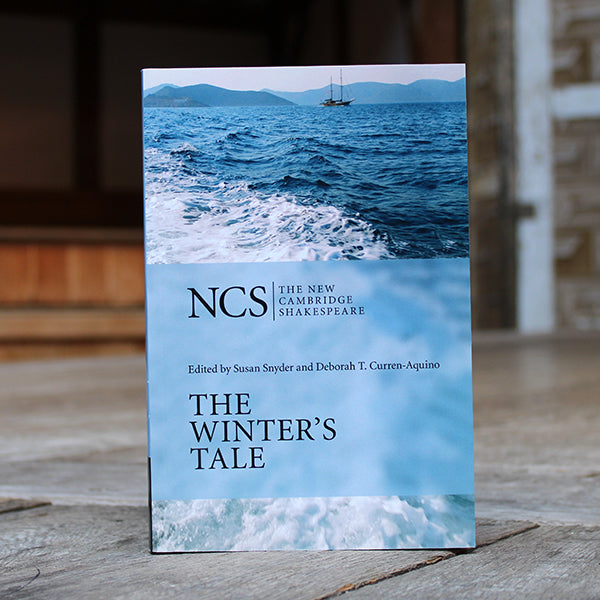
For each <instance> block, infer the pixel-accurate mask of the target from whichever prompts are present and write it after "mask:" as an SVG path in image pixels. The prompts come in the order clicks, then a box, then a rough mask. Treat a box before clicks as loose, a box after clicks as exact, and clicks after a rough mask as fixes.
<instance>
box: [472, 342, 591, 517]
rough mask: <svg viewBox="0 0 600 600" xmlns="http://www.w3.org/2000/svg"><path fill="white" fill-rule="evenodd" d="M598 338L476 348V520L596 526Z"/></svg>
mask: <svg viewBox="0 0 600 600" xmlns="http://www.w3.org/2000/svg"><path fill="white" fill-rule="evenodd" d="M599 355H600V340H599V338H598V336H576V337H573V338H570V339H569V338H567V339H556V338H537V339H530V340H525V341H524V342H519V341H518V340H513V341H512V342H508V343H507V342H502V341H501V340H500V341H499V343H497V344H494V345H491V344H481V345H479V346H476V348H475V351H474V371H475V472H476V477H475V482H476V510H477V514H478V516H480V517H484V516H487V517H491V518H494V519H511V518H512V519H530V520H535V521H541V522H557V523H582V524H590V525H593V524H597V523H598V506H600V486H598V480H599V479H600V476H599V475H598V472H599V469H598V465H600V446H599V445H598V442H597V440H598V432H599V431H600V412H599V411H598V407H597V399H598V397H600V371H599V370H598V356H599Z"/></svg>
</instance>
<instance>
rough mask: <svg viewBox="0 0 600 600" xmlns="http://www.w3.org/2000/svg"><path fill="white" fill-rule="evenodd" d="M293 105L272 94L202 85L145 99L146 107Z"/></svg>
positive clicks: (167, 88) (164, 90)
mask: <svg viewBox="0 0 600 600" xmlns="http://www.w3.org/2000/svg"><path fill="white" fill-rule="evenodd" d="M286 104H290V105H291V104H293V102H290V101H289V100H286V99H285V98H281V97H280V96H276V95H274V94H271V93H270V92H254V91H247V92H241V91H238V90H226V89H225V88H221V87H216V86H214V85H208V84H206V83H200V84H198V85H187V86H185V87H175V86H165V87H163V88H161V89H159V90H158V91H157V92H154V93H153V94H150V95H148V96H146V97H145V98H144V106H282V105H286Z"/></svg>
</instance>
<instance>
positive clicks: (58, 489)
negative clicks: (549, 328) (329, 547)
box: [0, 335, 600, 600]
mask: <svg viewBox="0 0 600 600" xmlns="http://www.w3.org/2000/svg"><path fill="white" fill-rule="evenodd" d="M599 357H600V336H591V335H590V336H584V335H578V336H570V337H569V336H553V337H542V338H519V337H516V336H508V337H506V336H496V337H490V336H487V337H482V338H479V339H476V341H475V344H474V350H473V359H474V385H475V407H474V408H475V483H476V513H477V543H478V546H477V548H476V549H475V550H473V551H467V552H464V551H463V552H451V551H447V550H433V551H429V550H422V551H389V550H388V551H339V552H337V551H328V552H241V553H204V554H183V555H151V554H150V552H149V550H148V547H149V544H148V512H147V508H146V502H147V497H146V494H147V491H146V490H147V478H146V422H145V420H146V408H145V365H144V358H143V357H142V356H126V357H123V356H120V357H110V358H82V359H78V360H62V361H58V360H57V361H44V362H28V363H12V364H10V363H8V364H1V365H0V598H2V600H7V599H13V598H14V599H18V598H23V599H25V598H26V599H28V600H29V599H44V600H53V599H59V598H60V599H61V600H64V599H69V598H77V599H86V598H110V599H111V600H114V599H118V598H127V599H136V598H144V599H145V600H146V599H162V598H177V599H184V600H185V599H187V598H194V599H199V598H207V599H211V600H219V599H221V598H222V599H230V598H235V599H236V600H237V599H241V600H243V599H250V598H252V599H261V600H262V599H266V598H269V599H270V598H282V599H283V598H291V599H307V600H315V599H324V598H336V597H339V596H342V597H343V598H344V599H345V600H358V599H363V598H381V599H389V598H411V599H418V598H426V599H432V598H527V599H530V598H544V599H547V598H569V599H572V598H589V599H592V598H600V410H599V405H600V368H599V366H600V364H599V360H598V359H599Z"/></svg>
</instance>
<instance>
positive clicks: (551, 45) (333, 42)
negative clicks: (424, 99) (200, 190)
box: [0, 0, 600, 360]
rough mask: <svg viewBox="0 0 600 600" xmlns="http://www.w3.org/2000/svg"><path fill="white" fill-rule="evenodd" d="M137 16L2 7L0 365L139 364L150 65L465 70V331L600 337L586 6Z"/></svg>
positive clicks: (190, 7) (460, 1) (592, 73)
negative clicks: (129, 358)
mask: <svg viewBox="0 0 600 600" xmlns="http://www.w3.org/2000/svg"><path fill="white" fill-rule="evenodd" d="M138 6H139V5H137V4H136V3H128V2H122V1H121V2H113V1H106V2H99V1H87V2H75V1H67V0H65V1H63V2H60V1H56V2H52V1H44V0H39V1H29V0H20V1H19V2H16V1H12V0H4V1H3V2H2V4H1V5H0V85H1V89H2V93H1V94H0V360H15V359H23V358H36V357H44V356H66V355H78V354H91V353H114V352H131V351H143V349H144V258H143V222H142V219H143V198H142V195H143V192H142V184H143V177H142V141H141V140H142V136H141V78H140V69H142V68H146V67H154V68H158V67H205V66H255V65H256V66H258V65H314V64H348V63H446V62H466V63H467V96H468V111H469V163H470V167H469V168H470V206H471V209H470V210H471V257H472V263H471V264H472V295H473V326H474V329H475V330H515V331H518V332H523V333H535V334H537V333H548V332H553V331H556V330H574V329H577V330H598V329H600V286H599V285H598V284H599V282H600V3H599V2H598V1H597V0H346V1H344V0H312V1H311V0H302V1H295V0H287V1H285V2H284V1H281V0H279V1H275V0H230V1H226V0H219V1H218V2H217V1H213V0H194V2H172V3H167V2H164V1H161V2H155V1H152V0H149V1H146V2H144V4H143V9H139V8H138Z"/></svg>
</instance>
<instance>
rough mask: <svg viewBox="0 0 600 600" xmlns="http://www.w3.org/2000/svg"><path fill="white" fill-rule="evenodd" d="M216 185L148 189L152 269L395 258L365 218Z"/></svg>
mask: <svg viewBox="0 0 600 600" xmlns="http://www.w3.org/2000/svg"><path fill="white" fill-rule="evenodd" d="M194 187H197V188H201V189H203V190H206V189H207V188H208V187H209V183H208V182H206V181H204V182H200V181H199V180H198V179H197V178H196V179H190V180H188V182H187V185H186V189H185V190H183V191H178V192H172V193H170V192H169V191H168V190H165V188H164V179H163V178H161V181H156V182H155V183H154V184H149V185H148V186H147V189H146V195H147V207H146V218H147V222H146V239H147V246H146V251H147V262H148V263H150V264H156V263H198V262H264V261H301V260H333V259H347V258H354V259H379V258H392V257H393V255H392V253H391V251H390V250H389V248H388V247H387V245H386V243H385V241H384V240H383V239H381V238H378V236H377V235H376V233H375V230H374V229H373V227H372V226H371V225H370V224H369V223H368V222H366V221H365V220H363V219H362V218H361V217H360V215H346V214H344V213H343V212H342V211H341V210H340V209H339V208H337V207H335V206H331V205H326V204H318V203H315V204H312V205H306V204H301V203H299V202H297V201H296V199H295V198H294V197H293V196H289V195H279V194H274V195H272V196H268V197H266V196H265V195H262V194H260V193H257V192H255V191H253V190H251V189H250V188H249V187H248V185H247V183H245V182H234V183H225V182H219V183H217V184H215V185H214V186H213V187H212V190H211V191H194V189H193V188H194Z"/></svg>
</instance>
